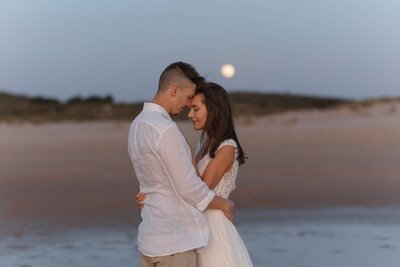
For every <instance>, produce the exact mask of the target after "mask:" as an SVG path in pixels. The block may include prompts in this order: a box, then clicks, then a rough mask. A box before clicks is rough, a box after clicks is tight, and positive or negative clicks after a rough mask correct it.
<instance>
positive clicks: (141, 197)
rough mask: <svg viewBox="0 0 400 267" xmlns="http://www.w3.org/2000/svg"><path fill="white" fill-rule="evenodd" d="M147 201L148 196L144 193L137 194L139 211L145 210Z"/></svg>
mask: <svg viewBox="0 0 400 267" xmlns="http://www.w3.org/2000/svg"><path fill="white" fill-rule="evenodd" d="M145 199H146V194H145V193H143V192H139V193H137V195H136V203H137V205H138V208H139V209H143V207H144V203H143V202H144V200H145Z"/></svg>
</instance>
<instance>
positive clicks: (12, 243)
mask: <svg viewBox="0 0 400 267" xmlns="http://www.w3.org/2000/svg"><path fill="white" fill-rule="evenodd" d="M399 211H400V209H398V208H374V209H367V208H351V209H349V208H347V209H326V210H267V209H257V210H245V211H244V210H242V211H238V212H237V214H236V218H237V221H236V225H237V228H238V230H239V232H240V233H241V235H242V238H243V240H244V242H245V243H246V245H247V247H248V250H249V253H250V256H251V258H252V260H253V263H254V266H293V267H302V266H304V267H306V266H307V267H314V266H315V267H317V266H318V267H320V266H324V267H331V266H332V267H337V266H351V267H354V266H363V267H370V266H371V267H372V266H374V267H375V266H379V267H398V266H400V212H399ZM136 236H137V232H136V227H135V226H123V227H109V228H107V227H103V228H82V229H66V230H62V231H58V232H57V231H56V232H52V233H43V232H42V233H34V231H32V233H29V234H24V235H19V234H15V233H14V234H7V233H5V232H4V231H2V234H1V235H0V266H1V267H67V266H68V267H71V266H85V267H86V266H93V267H106V266H107V267H109V266H118V267H124V266H130V267H132V266H140V265H139V257H138V254H137V246H136Z"/></svg>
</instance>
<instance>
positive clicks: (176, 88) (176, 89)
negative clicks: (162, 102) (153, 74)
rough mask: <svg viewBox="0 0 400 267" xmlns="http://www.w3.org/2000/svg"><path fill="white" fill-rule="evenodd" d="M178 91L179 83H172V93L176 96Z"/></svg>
mask: <svg viewBox="0 0 400 267" xmlns="http://www.w3.org/2000/svg"><path fill="white" fill-rule="evenodd" d="M177 91H178V85H177V84H175V83H174V84H172V85H171V95H172V96H176V93H177Z"/></svg>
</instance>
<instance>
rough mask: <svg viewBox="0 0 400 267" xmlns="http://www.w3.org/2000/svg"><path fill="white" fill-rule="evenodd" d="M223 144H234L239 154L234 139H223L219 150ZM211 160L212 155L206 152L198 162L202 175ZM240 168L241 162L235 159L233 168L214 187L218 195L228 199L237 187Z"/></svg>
mask: <svg viewBox="0 0 400 267" xmlns="http://www.w3.org/2000/svg"><path fill="white" fill-rule="evenodd" d="M223 146H233V147H234V148H235V151H236V153H235V158H236V157H237V156H238V153H237V144H236V142H235V141H234V140H233V139H227V140H225V141H223V142H222V143H221V144H220V146H219V147H218V149H217V150H219V149H220V148H222V147H223ZM199 147H200V146H199V145H198V146H197V151H196V152H198V150H199ZM210 161H211V158H210V155H209V154H206V155H205V156H204V157H203V158H202V159H201V160H200V161H199V162H198V163H197V169H198V170H199V173H200V175H201V176H202V175H203V173H204V171H205V169H206V167H207V165H208V163H209V162H210ZM238 169H239V162H238V161H237V160H235V161H234V162H233V166H232V168H231V169H230V170H229V171H228V172H226V173H225V174H224V176H223V177H222V178H221V180H220V181H219V183H218V184H217V186H216V187H215V188H214V192H215V194H216V195H217V196H220V197H222V198H225V199H228V197H229V195H230V193H231V192H232V191H233V190H234V189H235V187H236V176H237V173H238Z"/></svg>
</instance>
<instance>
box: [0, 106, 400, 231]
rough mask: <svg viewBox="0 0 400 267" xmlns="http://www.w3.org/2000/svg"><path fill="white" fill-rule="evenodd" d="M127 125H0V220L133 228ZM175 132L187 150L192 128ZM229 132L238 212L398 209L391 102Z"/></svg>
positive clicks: (399, 160) (240, 125) (249, 120)
mask: <svg viewBox="0 0 400 267" xmlns="http://www.w3.org/2000/svg"><path fill="white" fill-rule="evenodd" d="M129 125H130V122H88V123H77V122H70V123H45V124H29V123H23V124H21V123H19V124H4V123H3V124H0V158H1V160H0V218H3V219H4V218H7V220H3V222H4V221H19V222H21V223H22V224H24V225H27V226H29V225H30V224H32V223H34V222H35V221H45V222H46V223H47V224H49V225H57V226H60V225H62V226H65V227H69V226H72V227H74V226H82V225H93V224H95V225H98V224H101V223H105V224H120V223H123V224H126V223H128V224H136V223H138V221H139V216H138V210H137V208H136V205H135V203H134V202H133V199H134V195H135V194H136V192H138V184H137V181H136V178H135V175H134V172H133V168H132V166H131V163H130V159H129V156H128V152H127V133H128V128H129ZM178 125H179V127H180V128H181V129H182V131H183V132H184V134H185V136H187V138H188V139H189V141H190V142H191V143H192V144H194V143H195V142H196V139H197V138H198V133H195V132H194V131H193V130H192V126H191V123H190V122H189V121H184V122H178ZM236 127H237V131H238V134H239V138H240V140H241V143H242V146H243V148H244V150H245V152H246V153H247V156H248V157H249V158H248V161H247V162H246V164H244V165H243V166H242V167H241V168H240V170H239V176H238V185H237V190H236V191H235V192H234V193H233V194H232V199H233V200H234V201H235V203H236V207H237V208H238V209H245V208H250V207H267V208H322V207H349V206H351V207H354V206H366V207H370V206H390V205H398V204H400V179H399V173H400V103H399V102H382V103H378V104H374V105H372V106H368V107H356V108H354V107H353V108H351V107H342V108H336V109H332V110H326V111H317V110H308V111H307V110H305V111H297V112H288V113H284V114H277V115H271V116H266V117H242V118H238V119H237V121H236ZM5 227H7V226H5ZM8 227H11V226H10V225H9V226H8Z"/></svg>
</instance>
